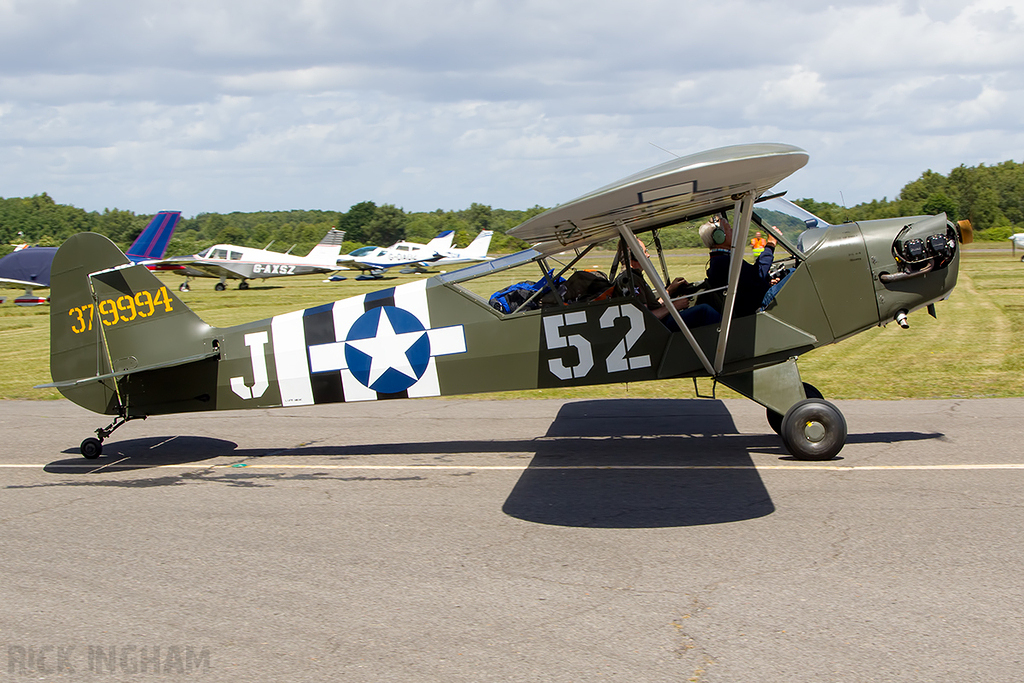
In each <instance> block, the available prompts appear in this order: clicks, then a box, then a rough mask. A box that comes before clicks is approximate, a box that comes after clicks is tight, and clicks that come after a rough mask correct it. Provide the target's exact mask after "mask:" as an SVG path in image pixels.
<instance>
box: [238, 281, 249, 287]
mask: <svg viewBox="0 0 1024 683" xmlns="http://www.w3.org/2000/svg"><path fill="white" fill-rule="evenodd" d="M238 288H239V289H249V283H248V282H246V281H245V280H242V281H241V282H239V283H238Z"/></svg>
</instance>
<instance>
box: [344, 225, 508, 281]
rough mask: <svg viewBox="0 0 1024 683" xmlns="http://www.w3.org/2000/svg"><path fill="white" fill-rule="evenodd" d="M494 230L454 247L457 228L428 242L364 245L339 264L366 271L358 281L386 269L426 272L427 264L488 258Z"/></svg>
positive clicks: (379, 273)
mask: <svg viewBox="0 0 1024 683" xmlns="http://www.w3.org/2000/svg"><path fill="white" fill-rule="evenodd" d="M493 235H494V231H492V230H481V231H480V234H478V235H477V236H476V237H475V238H474V239H473V241H472V242H470V244H469V246H468V247H464V248H462V249H458V248H455V247H452V241H453V240H454V239H455V231H454V230H445V231H444V232H442V233H441V234H439V235H438V236H437V237H435V238H434V239H432V240H430V241H429V242H427V243H426V244H418V243H416V242H407V241H405V240H402V241H400V242H396V243H394V244H392V245H391V246H390V247H386V248H385V247H362V248H360V249H356V250H355V251H353V252H352V253H351V254H348V255H347V256H342V257H341V258H339V259H338V263H339V264H341V265H344V266H348V267H350V268H358V269H359V270H362V271H365V273H364V274H363V275H360V276H359V277H357V278H356V279H357V280H379V279H380V278H382V277H383V275H384V272H385V271H386V270H388V269H390V268H395V267H396V266H402V270H401V271H400V272H402V273H406V274H408V273H426V272H427V267H428V266H450V265H456V264H460V263H475V262H477V261H487V260H488V257H487V248H488V247H490V245H491V237H492V236H493Z"/></svg>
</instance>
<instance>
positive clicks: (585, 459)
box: [0, 399, 1024, 683]
mask: <svg viewBox="0 0 1024 683" xmlns="http://www.w3.org/2000/svg"><path fill="white" fill-rule="evenodd" d="M837 405H839V407H840V408H841V409H842V411H843V412H844V414H845V415H846V418H847V421H848V423H849V431H850V436H849V439H848V442H847V445H846V447H845V448H844V449H843V451H842V453H841V454H840V457H839V458H838V459H836V460H833V461H829V462H827V463H802V462H798V461H795V460H793V459H791V458H790V457H789V456H788V455H787V454H786V452H785V451H784V449H783V448H782V445H781V442H780V440H779V438H778V437H777V436H775V435H774V434H773V433H771V431H770V429H769V427H768V426H767V423H766V421H765V419H764V412H763V410H762V409H761V408H759V407H758V406H757V405H755V404H753V403H751V402H747V401H742V400H738V401H718V400H678V401H672V400H646V399H632V400H615V399H611V400H601V401H591V400H586V401H559V400H538V401H473V400H419V401H392V402H376V403H361V404H345V405H331V406H316V407H311V408H305V409H282V410H274V411H248V412H227V413H210V414H192V415H181V416H164V417H157V418H152V419H150V420H147V421H144V422H143V421H135V422H132V423H130V424H129V425H127V426H125V427H123V428H121V429H120V430H119V431H118V432H116V433H115V435H114V436H113V437H112V438H111V440H110V441H108V442H107V443H106V444H104V455H103V457H101V458H100V459H98V460H85V459H84V458H82V457H81V456H80V455H78V444H79V442H80V441H81V440H82V439H83V438H84V437H86V436H90V435H91V432H92V430H93V429H95V428H96V427H99V426H103V425H104V424H106V421H107V420H105V419H104V418H101V417H100V416H96V415H93V414H90V413H88V412H86V411H84V410H82V409H80V408H78V407H77V406H74V405H72V404H70V403H67V402H65V401H35V402H21V401H5V402H0V438H2V439H3V444H4V446H3V449H2V453H0V520H2V534H3V553H2V558H3V561H2V568H0V576H2V581H0V641H2V643H0V647H2V649H0V657H6V659H5V660H4V661H0V671H3V672H4V673H5V674H7V676H8V678H9V679H10V680H35V679H40V678H43V679H47V680H50V679H54V678H59V677H63V678H65V679H67V680H130V681H134V680H144V679H149V680H160V678H159V677H169V678H172V679H174V680H177V679H180V678H185V679H188V680H202V681H238V680H246V681H281V680H288V681H295V682H298V681H323V680H353V681H399V680H401V681H408V680H415V681H580V680H615V681H631V682H635V681H728V682H730V683H734V682H736V681H758V682H759V683H767V682H772V681H780V682H781V681H785V682H787V683H793V682H802V681H807V682H812V681H813V682H814V683H820V682H823V681H863V680H871V681H948V680H957V681H986V683H991V682H995V681H1017V680H1019V679H1020V675H1021V671H1022V670H1024V662H1022V660H1024V656H1022V655H1021V653H1020V643H1021V642H1024V616H1022V614H1021V610H1020V604H1021V599H1022V592H1024V551H1022V549H1021V543H1020V540H1019V538H1018V535H1017V534H1018V533H1019V531H1018V530H1019V529H1020V528H1022V523H1024V505H1022V492H1024V426H1022V420H1021V416H1022V415H1024V399H1006V400H1001V399H1000V400H995V399H993V400H971V401H899V402H871V401H840V402H837Z"/></svg>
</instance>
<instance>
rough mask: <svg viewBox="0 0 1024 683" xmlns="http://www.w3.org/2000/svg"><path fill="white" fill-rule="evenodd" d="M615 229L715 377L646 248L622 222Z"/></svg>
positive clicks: (698, 355) (696, 352)
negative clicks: (673, 302)
mask: <svg viewBox="0 0 1024 683" xmlns="http://www.w3.org/2000/svg"><path fill="white" fill-rule="evenodd" d="M615 227H616V229H618V231H619V234H620V235H622V239H624V240H625V241H626V244H627V245H629V250H630V252H632V254H633V256H634V257H635V258H636V260H637V262H638V263H639V264H640V267H641V268H642V269H643V271H644V274H645V275H646V276H647V279H648V280H650V281H651V284H652V285H653V286H654V290H655V291H656V292H657V293H658V296H660V297H661V300H662V301H663V302H664V303H665V306H667V307H668V314H669V315H671V316H672V318H673V319H674V320H675V321H676V324H677V325H679V329H680V331H682V333H683V335H684V336H685V337H686V341H688V342H689V343H690V348H692V349H693V352H694V353H695V354H697V358H699V359H700V362H701V365H703V366H704V369H705V370H707V371H708V374H709V375H711V376H712V377H714V376H715V371H714V369H713V368H712V367H711V361H709V360H708V357H707V355H706V354H705V353H704V349H702V348H700V344H698V343H697V340H696V339H695V338H694V336H693V333H692V332H690V328H689V327H687V326H686V323H685V322H683V318H682V316H681V315H679V311H677V310H676V307H675V306H673V305H672V297H670V296H669V295H668V290H666V289H665V283H664V282H662V279H661V277H660V276H659V275H658V271H657V270H655V268H654V264H653V263H651V259H650V257H648V256H646V255H645V254H644V248H643V247H642V246H641V245H640V240H638V239H637V238H636V235H634V234H633V231H632V230H630V229H629V228H627V227H626V224H625V223H623V222H622V221H621V220H617V221H615ZM626 267H627V268H628V267H629V264H628V263H627V264H626ZM737 277H738V276H737Z"/></svg>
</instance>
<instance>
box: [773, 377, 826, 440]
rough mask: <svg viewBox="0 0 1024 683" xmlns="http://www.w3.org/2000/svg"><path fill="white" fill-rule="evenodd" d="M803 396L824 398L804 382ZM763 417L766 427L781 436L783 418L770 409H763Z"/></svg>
mask: <svg viewBox="0 0 1024 683" xmlns="http://www.w3.org/2000/svg"><path fill="white" fill-rule="evenodd" d="M804 394H805V395H806V396H807V398H825V397H824V396H822V395H821V392H820V391H818V388H817V387H816V386H814V385H813V384H808V383H807V382H804ZM764 410H765V417H767V418H768V426H769V427H771V428H772V431H773V432H775V433H776V434H782V418H783V417H784V416H783V415H782V414H781V413H777V412H775V411H774V410H772V409H771V408H765V409H764Z"/></svg>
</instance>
